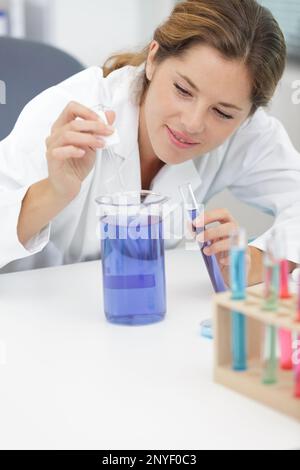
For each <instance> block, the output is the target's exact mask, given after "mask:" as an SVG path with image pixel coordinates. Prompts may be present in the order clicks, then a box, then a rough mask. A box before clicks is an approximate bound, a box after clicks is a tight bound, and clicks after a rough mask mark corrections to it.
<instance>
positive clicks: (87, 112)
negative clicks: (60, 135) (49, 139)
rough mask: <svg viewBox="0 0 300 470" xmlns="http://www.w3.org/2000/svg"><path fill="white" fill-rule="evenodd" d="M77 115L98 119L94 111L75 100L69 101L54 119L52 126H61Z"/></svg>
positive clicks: (92, 119) (83, 117)
mask: <svg viewBox="0 0 300 470" xmlns="http://www.w3.org/2000/svg"><path fill="white" fill-rule="evenodd" d="M77 117H80V118H82V119H86V120H90V121H99V116H98V114H97V113H96V112H94V111H92V110H91V109H89V108H87V107H86V106H84V105H82V104H80V103H77V102H76V101H71V102H70V103H68V105H67V106H66V107H65V109H64V110H63V112H62V113H61V114H60V116H59V117H58V119H57V120H56V121H55V123H54V125H53V127H52V128H53V129H55V128H56V127H62V126H64V125H65V124H68V123H69V122H71V121H73V120H74V119H76V118H77Z"/></svg>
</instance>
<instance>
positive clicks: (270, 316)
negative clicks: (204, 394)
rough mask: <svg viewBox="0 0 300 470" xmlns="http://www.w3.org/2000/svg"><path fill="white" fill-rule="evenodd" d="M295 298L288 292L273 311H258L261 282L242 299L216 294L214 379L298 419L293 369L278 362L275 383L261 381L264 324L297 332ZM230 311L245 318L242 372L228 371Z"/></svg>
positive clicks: (299, 411)
mask: <svg viewBox="0 0 300 470" xmlns="http://www.w3.org/2000/svg"><path fill="white" fill-rule="evenodd" d="M296 301H297V298H296V296H295V295H292V296H291V298H290V299H287V300H279V308H278V311H277V312H270V311H266V310H262V304H263V284H259V285H256V286H252V287H249V288H248V289H247V298H246V299H245V300H242V301H236V300H232V299H231V292H230V291H228V292H222V293H220V294H216V295H215V312H214V338H215V340H214V348H215V351H214V352H215V355H214V358H215V359H214V380H215V382H217V383H219V384H222V385H225V386H226V387H229V388H230V389H232V390H235V391H237V392H239V393H241V394H243V395H245V396H247V397H248V398H251V399H254V400H257V401H259V402H261V403H263V404H264V405H267V406H270V407H272V408H274V409H275V410H277V411H279V412H282V413H284V414H286V415H288V416H290V417H292V418H295V419H297V420H299V421H300V400H299V399H297V398H295V397H294V396H293V392H294V373H293V371H282V370H280V368H279V365H278V382H277V383H276V384H274V385H264V384H262V383H261V378H262V356H263V355H262V347H263V332H264V327H265V326H268V325H272V326H276V327H278V328H284V329H286V330H290V331H293V332H296V333H298V334H300V323H299V322H298V323H297V322H296V321H295V318H296ZM232 311H235V312H239V313H242V314H244V315H245V316H246V318H247V353H248V359H247V360H248V369H247V371H244V372H239V371H238V372H237V371H234V370H232V354H231V312H232Z"/></svg>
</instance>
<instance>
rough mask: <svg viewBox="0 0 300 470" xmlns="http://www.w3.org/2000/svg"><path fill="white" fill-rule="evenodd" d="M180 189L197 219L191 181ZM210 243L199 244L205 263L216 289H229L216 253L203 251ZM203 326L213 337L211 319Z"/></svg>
mask: <svg viewBox="0 0 300 470" xmlns="http://www.w3.org/2000/svg"><path fill="white" fill-rule="evenodd" d="M179 190H180V193H181V196H182V199H183V202H184V205H185V208H186V209H187V212H188V214H189V217H190V219H191V221H193V220H195V219H196V218H197V217H200V215H201V211H200V208H199V205H198V203H197V201H196V198H195V195H194V192H193V189H192V187H191V185H190V184H189V183H187V184H184V185H181V186H180V187H179ZM195 231H196V233H197V234H199V233H201V232H202V231H203V228H202V227H199V228H195ZM209 245H210V242H204V243H203V244H202V245H201V244H199V246H200V251H201V254H202V257H203V260H204V264H205V266H206V269H207V272H208V275H209V277H210V280H211V283H212V286H213V289H214V291H215V292H224V291H226V290H228V288H227V286H226V284H225V282H224V279H223V276H222V273H221V270H220V267H219V263H218V261H217V258H216V257H215V255H211V256H208V255H206V254H205V253H204V252H203V250H204V248H205V247H206V246H209ZM201 326H202V334H203V336H206V337H209V338H212V322H211V320H205V321H204V322H202V324H201Z"/></svg>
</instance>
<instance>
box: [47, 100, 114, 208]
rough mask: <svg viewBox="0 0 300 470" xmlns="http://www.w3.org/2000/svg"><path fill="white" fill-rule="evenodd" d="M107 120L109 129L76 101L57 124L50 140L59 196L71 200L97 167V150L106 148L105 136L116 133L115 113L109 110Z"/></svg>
mask: <svg viewBox="0 0 300 470" xmlns="http://www.w3.org/2000/svg"><path fill="white" fill-rule="evenodd" d="M106 117H107V121H108V123H109V126H107V125H106V124H105V123H104V122H103V121H101V119H100V118H99V116H98V115H97V113H95V112H94V111H92V110H91V109H89V108H87V107H85V106H83V105H81V104H79V103H76V102H73V101H72V102H70V103H69V104H68V105H67V106H66V107H65V109H64V110H63V112H62V113H61V115H60V116H59V117H58V119H57V120H56V121H55V123H54V124H53V126H52V128H51V134H50V136H49V137H48V138H47V139H46V147H47V163H48V171H49V176H48V180H49V183H50V185H51V187H52V189H53V190H54V191H55V194H57V196H58V197H61V198H62V199H65V200H70V201H71V200H72V199H74V198H75V197H76V196H77V194H78V193H79V191H80V188H81V183H82V181H83V180H84V179H85V178H86V177H87V176H88V174H89V173H90V171H91V170H92V168H93V166H94V164H95V159H96V150H97V149H101V148H103V147H104V146H105V142H104V140H103V137H105V136H109V135H111V134H112V133H113V132H114V131H113V129H112V128H110V125H111V124H112V123H113V121H114V119H115V114H114V112H113V111H107V112H106ZM76 118H80V119H76Z"/></svg>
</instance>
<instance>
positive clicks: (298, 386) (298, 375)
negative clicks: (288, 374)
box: [294, 335, 300, 398]
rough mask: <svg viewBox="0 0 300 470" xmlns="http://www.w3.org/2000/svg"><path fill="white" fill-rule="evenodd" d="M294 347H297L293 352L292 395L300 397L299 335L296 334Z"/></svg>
mask: <svg viewBox="0 0 300 470" xmlns="http://www.w3.org/2000/svg"><path fill="white" fill-rule="evenodd" d="M296 347H297V350H296V352H295V364H294V374H295V389H294V392H295V393H294V396H295V398H300V335H298V340H297V346H296Z"/></svg>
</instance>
